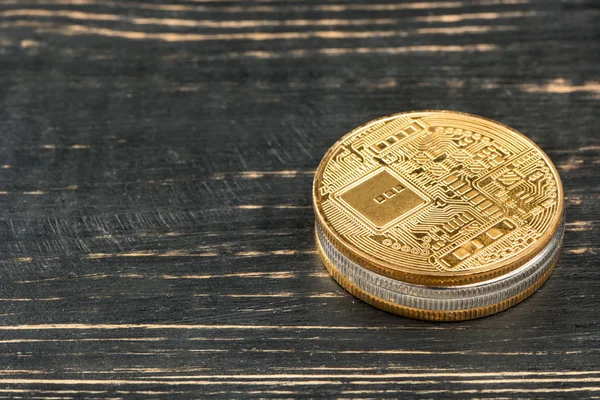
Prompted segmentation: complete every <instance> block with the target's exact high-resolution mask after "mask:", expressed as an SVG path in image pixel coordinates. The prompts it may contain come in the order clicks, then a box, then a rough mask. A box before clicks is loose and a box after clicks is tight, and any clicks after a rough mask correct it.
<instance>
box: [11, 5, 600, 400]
mask: <svg viewBox="0 0 600 400" xmlns="http://www.w3.org/2000/svg"><path fill="white" fill-rule="evenodd" d="M425 1H426V2H425ZM599 22H600V8H599V4H598V2H597V1H593V0H589V1H585V0H584V1H577V0H573V1H564V2H559V1H548V0H531V1H527V0H503V1H496V0H486V1H480V2H476V3H473V2H470V1H444V2H437V3H436V2H429V1H428V0H424V1H423V2H419V1H415V2H385V1H381V0H377V1H375V0H374V1H372V2H369V1H365V2H361V1H359V0H351V1H347V2H343V1H341V0H324V1H321V2H317V1H313V0H286V1H284V0H256V1H254V2H251V1H235V0H228V1H226V0H222V1H220V0H172V1H170V2H169V3H166V2H158V1H151V0H139V1H133V0H131V1H129V0H128V1H124V0H123V1H122V0H113V1H112V2H109V1H104V0H79V1H72V2H70V1H68V0H67V1H63V0H44V1H42V0H37V1H36V0H0V121H1V123H0V206H1V211H0V213H1V217H0V239H1V240H0V249H1V254H0V257H1V264H0V265H1V269H0V274H1V278H2V279H1V281H0V290H1V292H0V297H1V298H0V398H5V397H6V398H20V397H23V396H25V397H31V398H53V399H56V398H61V399H70V398H102V399H104V398H130V397H139V398H164V399H167V398H178V397H181V398H207V397H210V396H214V397H227V398H238V397H277V398H290V397H318V396H323V397H341V398H381V397H404V398H406V397H409V398H412V397H417V398H438V397H444V398H447V397H451V398H461V399H462V398H496V397H502V398H506V397H520V398H522V397H534V398H545V397H555V398H569V397H577V398H587V397H593V396H600V333H599V330H600V324H599V322H600V297H599V295H598V287H599V285H600V269H599V261H600V244H599V237H600V236H599V235H600V223H599V220H600V214H599V207H598V203H599V202H600V180H599V173H598V172H599V166H600V161H599V160H600V157H599V155H600V133H599V131H598V125H599V123H600V119H599V118H598V114H599V111H600V76H599V75H600V74H599V67H598V65H599V63H600V41H599V38H600V23H599ZM414 109H451V110H459V111H465V112H470V113H475V114H479V115H482V116H486V117H489V118H493V119H497V120H499V121H502V122H503V123H505V124H508V125H510V126H513V127H514V128H516V129H518V130H520V131H522V132H524V133H525V134H527V135H528V136H529V137H530V138H532V139H533V140H534V141H535V142H537V143H538V144H539V145H540V146H541V147H542V148H543V149H544V150H545V151H546V152H547V153H548V155H549V156H550V157H551V158H552V160H554V162H555V163H556V165H557V167H558V169H559V171H560V173H561V176H562V179H563V183H564V186H565V191H566V207H567V219H568V223H567V232H566V239H565V245H564V249H563V252H562V256H561V259H560V261H559V264H558V267H557V269H556V271H555V272H554V274H553V275H552V277H551V278H550V280H549V281H548V282H547V283H546V285H545V286H543V288H542V289H541V290H540V291H539V292H538V293H536V294H535V295H534V296H533V297H531V298H530V299H529V300H527V301H526V302H525V303H522V304H521V305H519V306H517V307H515V308H512V309H510V310H508V311H506V312H503V313H501V314H498V315H496V316H492V317H489V318H484V319H481V320H476V321H471V322H465V323H426V322H419V321H412V320H409V319H405V318H400V317H396V316H393V315H390V314H386V313H384V312H381V311H378V310H376V309H374V308H372V307H369V306H367V305H365V304H363V303H361V302H360V301H358V300H356V299H354V298H353V297H351V296H350V295H349V294H347V293H346V292H345V291H344V290H342V289H341V288H340V287H339V286H338V285H337V284H336V283H335V282H334V281H333V280H332V279H331V278H329V277H328V275H327V274H326V272H325V269H324V268H323V266H322V265H321V263H320V261H319V260H318V257H317V256H316V254H315V243H314V237H313V220H314V219H313V212H312V210H311V206H310V188H311V180H312V177H313V173H314V170H315V168H316V166H317V164H318V162H319V160H320V159H321V157H322V156H323V154H324V153H325V151H326V149H327V148H328V147H329V146H330V145H332V144H333V143H334V142H335V141H336V140H337V139H338V138H339V137H340V136H342V135H343V134H345V133H346V132H347V131H349V130H350V129H352V128H354V127H355V126H358V125H359V124H361V123H363V122H366V121H368V120H370V119H373V118H376V117H379V116H382V115H386V114H390V113H394V112H399V111H405V110H414Z"/></svg>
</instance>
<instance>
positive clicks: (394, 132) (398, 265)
mask: <svg viewBox="0 0 600 400" xmlns="http://www.w3.org/2000/svg"><path fill="white" fill-rule="evenodd" d="M313 205H314V209H315V214H316V231H317V238H318V240H317V241H318V248H319V250H320V253H321V256H322V258H323V260H324V262H325V265H326V267H327V269H328V271H329V272H330V273H331V275H332V276H333V277H334V278H335V279H336V280H337V281H338V282H339V283H340V284H341V285H342V286H344V287H345V288H346V289H348V290H349V291H350V292H351V293H353V294H355V295H356V296H357V297H359V298H361V299H362V300H364V301H366V302H368V303H371V304H373V305H375V306H377V307H379V308H383V309H386V310H388V311H392V312H395V313H398V314H402V315H407V316H412V317H415V318H421V319H436V320H438V319H442V320H456V319H467V318H475V317H479V316H484V315H488V314H491V313H493V312H497V311H500V310H501V309H504V308H507V307H509V306H511V305H513V304H516V303H517V302H519V301H521V300H523V299H524V298H526V297H527V296H529V295H530V294H531V293H533V292H534V291H535V290H536V289H537V287H539V286H540V285H541V284H542V283H543V282H544V281H545V280H546V279H547V278H548V276H549V275H550V273H551V271H552V269H553V267H554V265H555V264H556V260H557V257H558V253H559V249H560V244H561V242H562V234H563V230H564V229H563V220H564V205H563V189H562V184H561V182H560V178H559V176H558V173H557V171H556V168H555V167H554V165H553V164H552V162H551V161H550V159H549V158H548V156H547V155H546V154H545V153H544V152H543V151H542V150H541V149H540V148H539V147H538V146H536V145H535V144H534V143H533V142H532V141H531V140H529V139H528V138H526V137H525V136H524V135H522V134H520V133H518V132H517V131H515V130H514V129H512V128H509V127H507V126H505V125H502V124H500V123H498V122H495V121H491V120H489V119H485V118H482V117H478V116H474V115H469V114H463V113H457V112H450V111H423V112H408V113H401V114H396V115H392V116H388V117H383V118H380V119H377V120H374V121H371V122H369V123H367V124H365V125H363V126H361V127H358V128H356V129H355V130H353V131H352V132H350V133H348V134H347V135H345V136H344V137H342V138H341V139H340V140H339V141H338V142H336V143H335V144H334V145H333V146H332V147H331V148H330V149H329V151H328V152H327V154H326V155H325V157H324V158H323V160H322V162H321V164H320V165H319V168H318V169H317V172H316V175H315V179H314V185H313Z"/></svg>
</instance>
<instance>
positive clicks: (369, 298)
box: [315, 219, 564, 321]
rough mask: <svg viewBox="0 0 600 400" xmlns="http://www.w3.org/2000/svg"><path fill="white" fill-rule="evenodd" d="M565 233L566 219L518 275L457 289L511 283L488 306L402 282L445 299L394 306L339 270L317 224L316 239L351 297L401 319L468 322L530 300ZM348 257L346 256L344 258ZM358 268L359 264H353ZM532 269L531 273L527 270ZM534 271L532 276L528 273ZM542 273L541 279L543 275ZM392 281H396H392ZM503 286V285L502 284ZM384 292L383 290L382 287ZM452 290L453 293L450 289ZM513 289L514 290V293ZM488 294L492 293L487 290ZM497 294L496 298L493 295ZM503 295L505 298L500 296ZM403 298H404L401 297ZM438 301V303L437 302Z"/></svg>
mask: <svg viewBox="0 0 600 400" xmlns="http://www.w3.org/2000/svg"><path fill="white" fill-rule="evenodd" d="M563 234H564V219H563V223H562V224H561V226H560V229H559V231H558V232H557V234H556V235H555V236H554V237H553V240H552V241H551V245H550V246H549V247H548V248H546V249H544V251H542V252H540V254H538V256H536V257H535V258H534V259H533V260H532V261H531V262H529V263H527V264H526V265H524V266H523V267H521V268H519V269H518V270H517V271H516V272H515V273H511V274H509V276H507V277H505V278H501V279H494V280H493V281H492V282H490V283H488V284H486V282H482V283H479V284H476V285H467V286H462V287H458V289H460V290H462V289H464V288H469V286H470V288H476V289H477V288H478V289H480V290H481V288H484V290H483V292H485V287H486V286H488V288H489V287H493V286H498V282H500V283H501V282H503V281H508V282H509V285H508V287H507V288H505V289H504V291H503V293H498V292H496V293H494V292H493V291H492V292H490V293H488V294H487V300H489V301H488V303H483V304H481V301H479V302H478V301H477V300H475V301H471V302H469V297H467V298H466V301H465V298H462V299H461V298H460V297H458V298H452V297H450V298H449V297H448V296H447V294H450V293H451V292H452V288H449V287H437V288H436V287H431V288H425V287H424V286H422V285H411V284H407V283H404V282H403V283H402V284H403V285H405V287H408V288H409V290H410V286H413V287H414V288H415V289H416V291H417V292H418V291H419V290H421V291H422V290H423V288H425V290H429V291H430V292H431V291H432V290H433V291H434V292H435V291H436V290H437V291H439V293H443V298H441V299H440V298H437V299H436V298H434V297H430V298H424V297H421V298H418V297H416V296H411V295H408V296H406V295H404V298H405V299H406V298H412V299H413V300H415V299H417V301H413V302H410V301H409V302H408V303H411V304H410V305H407V304H398V303H395V302H393V301H389V300H386V299H383V298H381V297H379V296H377V295H374V294H373V293H370V292H369V291H367V290H365V289H364V288H362V287H360V286H365V283H366V282H365V281H364V277H363V279H361V278H358V279H357V281H356V282H352V281H351V280H350V279H349V278H348V277H347V276H345V275H344V274H342V273H341V272H340V271H339V270H338V268H336V266H335V265H334V264H333V263H332V262H331V260H330V259H329V257H328V256H327V253H326V251H325V249H324V248H323V244H322V243H321V239H320V238H319V229H318V225H317V226H316V229H315V237H316V242H317V248H318V253H319V255H320V257H321V259H322V261H323V263H324V264H325V267H326V269H327V271H328V272H329V274H330V275H331V276H332V277H333V278H334V279H335V280H336V281H337V282H338V283H339V284H340V285H341V286H342V287H343V288H344V289H346V290H347V291H348V292H350V293H351V294H352V295H354V296H355V297H357V298H359V299H360V300H362V301H364V302H366V303H368V304H371V305H373V306H375V307H377V308H380V309H382V310H384V311H388V312H391V313H394V314H398V315H402V316H407V317H411V318H417V319H423V320H432V321H459V320H466V319H474V318H479V317H484V316H487V315H491V314H494V313H497V312H500V311H502V310H505V309H507V308H509V307H511V306H513V305H515V304H517V303H519V302H521V301H523V300H524V299H526V298H527V297H529V296H530V295H531V294H533V293H534V292H535V291H536V290H537V289H538V288H539V287H540V286H541V285H542V284H543V283H544V282H545V281H546V280H547V279H548V277H549V276H550V274H551V273H552V271H553V270H554V267H555V265H556V263H557V261H558V257H559V255H560V248H561V243H562V238H563ZM338 257H344V256H343V255H342V254H341V253H340V254H339V255H338ZM344 258H345V257H344ZM346 260H347V261H348V262H352V261H351V260H348V259H347V258H346ZM354 265H356V264H354ZM356 267H357V268H361V267H360V266H358V265H356ZM362 270H363V271H364V272H365V273H368V274H374V273H373V272H370V271H368V270H364V269H362ZM528 270H531V271H528ZM528 272H531V273H528ZM519 274H521V275H524V277H521V278H522V279H520V280H518V281H517V282H516V283H515V282H513V281H514V279H513V281H511V278H512V277H514V276H515V275H519ZM540 274H541V276H540ZM536 277H537V280H535V281H534V282H532V283H531V282H530V281H531V280H532V278H534V279H535V278H536ZM382 280H391V279H390V278H386V277H383V276H380V277H379V282H381V281H382ZM391 281H393V280H391ZM500 286H501V285H500ZM371 287H374V286H373V284H371ZM514 288H517V289H518V290H517V292H516V293H515V290H514ZM380 289H381V288H380ZM448 289H450V290H448ZM511 289H512V290H511ZM383 290H387V291H389V289H383ZM488 292H489V290H488ZM494 295H496V296H494ZM502 295H504V297H499V296H502ZM485 296H486V295H479V296H472V297H471V298H472V299H473V298H475V299H477V298H478V297H479V298H483V299H486V297H485ZM401 298H402V297H401ZM436 302H437V303H436ZM465 303H466V304H467V305H469V304H470V305H471V307H467V308H464V309H458V308H456V306H457V305H460V304H465ZM415 305H418V306H419V307H415ZM421 305H423V306H425V305H430V306H431V305H435V306H437V308H439V309H427V308H425V307H423V308H421V307H420V306H421ZM451 307H455V308H456V309H451Z"/></svg>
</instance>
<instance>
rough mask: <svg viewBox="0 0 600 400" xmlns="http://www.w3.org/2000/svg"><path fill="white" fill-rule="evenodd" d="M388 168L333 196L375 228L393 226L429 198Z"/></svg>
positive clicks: (424, 203) (423, 204)
mask: <svg viewBox="0 0 600 400" xmlns="http://www.w3.org/2000/svg"><path fill="white" fill-rule="evenodd" d="M410 186H411V185H410V184H409V183H408V182H406V181H405V180H403V179H402V178H401V177H400V176H398V175H397V174H396V173H395V172H394V171H392V170H391V169H389V168H385V167H384V168H381V169H379V170H377V171H375V172H373V173H371V174H369V175H367V176H365V177H364V178H363V179H360V180H359V181H357V182H355V183H353V184H351V185H349V186H347V187H345V188H344V189H342V190H341V191H340V192H339V193H338V194H337V195H336V197H337V198H338V199H339V200H340V202H341V203H342V204H343V205H344V206H346V207H347V208H348V210H349V211H350V212H352V213H353V214H354V215H356V216H357V217H358V218H359V219H361V220H362V221H363V222H365V223H366V224H368V225H370V226H371V227H372V228H374V229H376V230H383V229H385V228H387V227H389V226H392V225H393V224H394V223H395V222H397V221H399V220H401V219H402V218H403V217H405V216H406V215H408V214H410V213H412V212H414V211H416V210H418V209H419V208H421V207H423V206H425V205H426V204H427V203H428V198H427V197H426V196H425V195H424V194H421V193H419V192H418V190H417V189H415V188H411V187H410Z"/></svg>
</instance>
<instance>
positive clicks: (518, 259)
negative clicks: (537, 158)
mask: <svg viewBox="0 0 600 400" xmlns="http://www.w3.org/2000/svg"><path fill="white" fill-rule="evenodd" d="M424 113H431V114H434V113H440V114H454V115H461V116H467V117H470V118H474V119H480V120H484V121H487V122H490V123H492V124H496V125H498V126H499V127H500V128H504V129H506V130H507V131H509V132H510V133H512V134H516V135H517V136H520V137H521V138H522V139H524V140H525V141H526V142H527V143H529V144H530V145H532V146H533V147H534V148H536V149H537V150H538V151H539V152H540V154H541V155H542V157H543V158H544V160H545V161H546V163H547V164H548V166H549V168H550V170H551V171H552V172H553V175H554V177H555V179H556V181H557V202H558V207H557V212H556V214H555V215H554V217H553V220H552V221H551V223H550V225H549V227H548V229H547V230H546V232H544V233H543V234H542V236H541V237H540V238H539V239H538V240H537V241H536V242H535V243H534V244H533V245H532V246H531V247H529V248H527V249H526V250H525V251H524V252H522V253H518V254H516V255H514V256H512V257H511V258H509V259H507V260H501V261H496V262H494V263H490V264H487V266H483V267H478V268H477V269H475V270H473V269H470V270H464V271H427V272H423V273H419V272H413V271H414V269H412V270H406V269H402V266H398V265H392V264H391V263H390V262H387V261H385V260H377V259H375V258H374V257H372V256H371V255H369V254H367V253H365V252H364V251H363V250H360V249H358V248H357V247H356V246H354V245H352V244H351V243H348V242H345V241H343V240H342V238H340V237H339V235H337V234H335V233H334V232H333V229H332V228H331V226H330V224H329V223H328V222H327V221H326V220H325V218H324V213H323V210H322V208H321V196H320V194H319V191H318V187H317V185H318V182H319V181H320V178H322V176H323V172H324V170H325V166H326V164H327V161H329V159H330V158H331V156H332V154H333V153H334V151H335V150H337V148H338V147H339V146H340V145H341V143H342V142H343V141H344V140H346V139H347V138H348V137H351V136H352V135H354V134H356V133H357V132H358V131H360V130H362V129H365V128H367V127H368V126H370V125H373V124H375V123H378V122H382V121H385V120H388V119H395V118H398V117H401V116H409V115H411V114H424ZM312 191H313V196H312V197H313V199H312V200H313V209H314V212H315V216H316V220H317V223H319V224H320V226H321V229H322V230H323V232H324V234H325V236H326V237H327V239H328V240H329V241H330V242H331V243H332V244H333V245H334V246H335V247H336V248H337V249H338V250H339V251H340V252H341V253H342V254H344V255H345V256H346V257H348V258H350V259H351V260H352V261H354V262H355V263H357V264H358V265H360V266H362V267H364V268H367V269H369V270H371V271H373V272H376V273H378V274H381V275H384V276H387V277H389V278H393V279H398V280H402V281H405V282H409V283H417V284H425V285H439V286H445V285H468V284H472V283H477V282H481V281H486V280H489V279H493V278H496V277H498V276H501V275H504V274H506V273H508V272H511V271H513V270H515V269H517V268H519V267H520V266H521V265H523V264H524V263H526V262H528V261H529V260H531V259H532V258H533V257H535V256H536V255H537V254H538V253H539V252H540V251H541V250H542V249H544V248H545V247H546V246H547V245H548V244H549V243H550V241H551V239H552V237H554V235H555V234H556V232H557V231H558V228H559V226H560V222H561V220H562V218H563V214H564V192H563V186H562V181H561V179H560V175H559V174H558V171H557V169H556V166H555V165H554V163H553V162H552V160H550V157H548V155H547V154H546V153H545V152H544V151H543V150H542V149H541V148H540V147H539V146H538V145H537V144H535V143H534V142H533V141H532V140H531V139H529V138H528V137H527V136H525V135H524V134H522V133H521V132H519V131H517V130H515V129H513V128H511V127H509V126H507V125H504V124H502V123H500V122H498V121H495V120H493V119H490V118H485V117H481V116H478V115H474V114H469V113H463V112H457V111H449V110H423V111H409V112H401V113H396V114H391V115H387V116H384V117H380V118H376V119H373V120H371V121H369V122H367V123H365V124H363V125H360V126H359V127H357V128H355V129H353V130H351V131H350V132H348V133H347V134H345V135H344V136H342V137H341V138H340V139H339V140H337V141H336V142H335V143H334V144H333V145H332V146H331V147H330V148H329V149H328V150H327V152H326V153H325V155H324V156H323V159H322V160H321V162H320V163H319V166H318V168H317V171H316V173H315V176H314V179H313V188H312Z"/></svg>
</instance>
